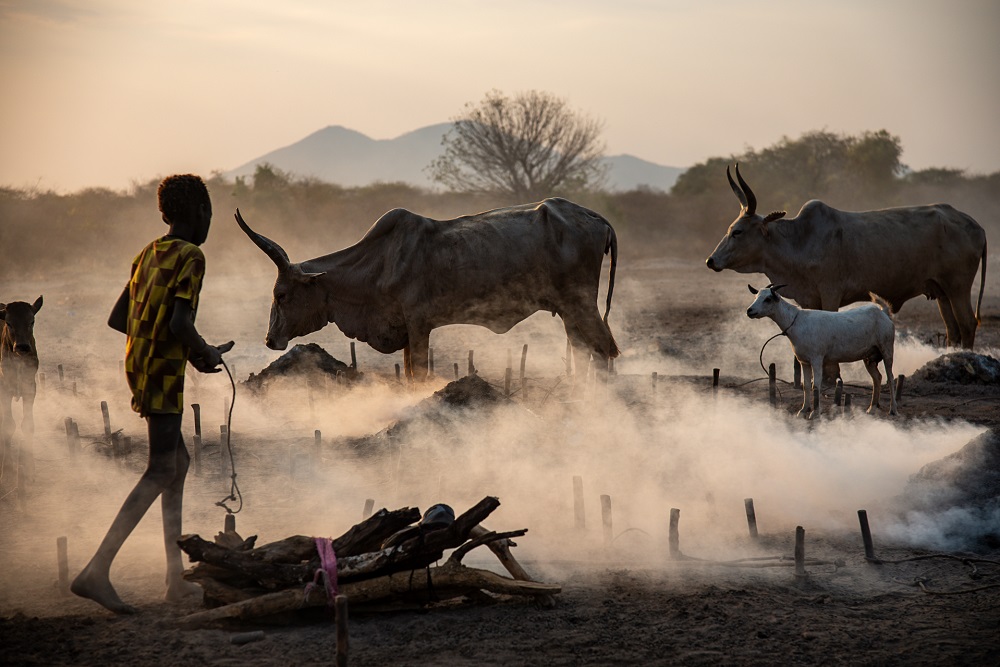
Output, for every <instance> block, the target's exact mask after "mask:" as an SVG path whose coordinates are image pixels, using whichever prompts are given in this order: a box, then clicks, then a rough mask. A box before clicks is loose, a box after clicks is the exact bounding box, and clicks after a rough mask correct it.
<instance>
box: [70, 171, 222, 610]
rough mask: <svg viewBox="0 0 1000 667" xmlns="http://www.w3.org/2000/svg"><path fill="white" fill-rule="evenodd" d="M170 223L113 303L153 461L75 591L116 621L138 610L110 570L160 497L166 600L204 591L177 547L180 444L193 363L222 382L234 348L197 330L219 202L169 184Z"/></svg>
mask: <svg viewBox="0 0 1000 667" xmlns="http://www.w3.org/2000/svg"><path fill="white" fill-rule="evenodd" d="M157 198H158V200H159V208H160V212H161V213H162V214H163V221H164V222H165V223H167V224H168V225H169V226H170V229H169V231H168V232H167V234H166V236H163V237H161V238H158V239H156V240H155V241H153V242H152V243H150V244H149V245H147V246H146V247H145V248H143V250H142V252H140V253H139V255H138V256H137V257H136V258H135V260H134V261H133V263H132V275H131V279H130V280H129V282H128V285H126V286H125V289H124V291H122V294H121V296H120V297H119V298H118V301H117V302H116V303H115V305H114V308H113V309H112V311H111V316H110V317H109V318H108V326H110V327H111V328H113V329H115V330H116V331H120V332H122V333H124V334H126V335H127V336H128V338H127V342H126V346H125V376H126V379H127V381H128V385H129V388H130V389H131V390H132V409H133V410H135V411H136V412H138V413H139V416H141V417H144V418H145V419H146V424H147V429H148V433H149V462H148V463H147V466H146V471H145V472H144V473H143V474H142V477H140V478H139V481H138V482H137V483H136V485H135V488H133V489H132V491H131V493H129V495H128V497H127V498H126V499H125V502H124V504H123V505H122V507H121V509H120V510H118V515H117V516H116V517H115V519H114V521H113V522H112V524H111V528H109V529H108V533H107V535H105V537H104V540H103V541H102V542H101V545H100V546H99V547H98V549H97V553H96V554H94V557H93V558H91V559H90V562H89V563H87V566H86V567H85V568H84V569H83V571H82V572H81V573H80V574H79V575H78V576H77V577H76V579H74V580H73V584H72V586H71V590H72V591H73V592H74V593H76V594H77V595H79V596H81V597H85V598H90V599H91V600H94V601H95V602H97V603H98V604H100V605H103V606H104V607H106V608H107V609H109V610H111V611H113V612H115V613H118V614H132V613H135V612H136V609H135V607H132V606H131V605H128V604H126V603H125V602H123V601H122V600H121V598H119V597H118V593H117V592H115V589H114V587H113V586H112V585H111V580H110V576H109V575H110V570H111V563H112V561H113V560H114V558H115V556H116V555H117V554H118V550H119V549H121V546H122V544H123V543H124V542H125V539H126V538H127V537H128V536H129V535H130V534H131V533H132V531H133V530H134V529H135V527H136V525H138V523H139V520H140V519H142V517H143V516H144V515H145V514H146V511H147V510H148V509H149V507H150V505H152V504H153V501H154V500H156V497H157V496H162V497H161V501H160V502H161V506H162V511H163V541H164V546H165V547H166V552H167V592H166V598H167V599H168V600H179V599H181V598H183V597H184V596H186V595H190V594H194V593H196V592H198V591H199V590H200V588H199V587H198V586H196V585H195V584H192V583H190V582H187V581H184V579H183V578H182V576H181V575H182V573H183V571H184V566H183V563H182V560H181V551H180V548H179V547H178V546H177V540H178V538H180V536H181V507H182V497H183V493H184V478H185V476H186V475H187V470H188V462H189V460H190V459H189V457H188V452H187V448H186V447H185V446H184V440H183V439H182V438H181V417H182V415H181V412H182V410H183V407H184V403H183V389H184V369H185V366H186V363H187V362H188V361H190V362H191V365H192V366H194V367H195V368H196V369H197V370H199V371H201V372H202V373H218V372H219V370H220V369H219V368H218V365H219V363H220V362H221V361H222V353H223V352H227V351H228V350H230V349H231V348H232V346H233V343H232V342H231V341H230V342H229V343H225V344H223V345H220V346H218V347H213V346H211V345H208V344H207V343H206V342H205V340H204V339H203V338H202V337H201V336H200V335H199V334H198V331H197V329H195V326H194V318H195V313H196V311H197V308H198V294H199V292H200V291H201V283H202V279H203V277H204V275H205V256H204V254H203V253H202V251H201V248H199V246H200V245H201V244H202V243H204V242H205V239H206V238H208V229H209V226H210V224H211V220H212V202H211V200H210V199H209V196H208V189H207V188H206V187H205V184H204V182H202V180H201V179H200V178H199V177H197V176H194V175H191V174H186V175H180V176H170V177H169V178H166V179H164V180H163V182H162V183H160V187H159V190H158V191H157Z"/></svg>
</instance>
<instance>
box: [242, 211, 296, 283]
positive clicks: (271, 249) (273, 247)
mask: <svg viewBox="0 0 1000 667" xmlns="http://www.w3.org/2000/svg"><path fill="white" fill-rule="evenodd" d="M236 224H238V225H239V226H240V229H242V230H243V231H244V232H245V233H246V235H247V236H249V237H250V240H251V241H253V242H254V243H255V244H256V245H257V247H258V248H260V249H261V250H263V251H264V253H265V254H266V255H267V256H268V257H270V258H271V261H272V262H274V263H275V265H276V266H277V267H278V270H279V271H284V270H285V269H287V268H288V266H289V264H291V262H289V261H288V253H286V252H285V251H284V249H282V247H281V246H280V245H278V244H277V243H275V242H274V241H272V240H271V239H269V238H267V237H266V236H261V235H260V234H258V233H257V232H255V231H254V230H252V229H250V226H249V225H248V224H247V223H246V222H244V220H243V216H242V215H240V209H236Z"/></svg>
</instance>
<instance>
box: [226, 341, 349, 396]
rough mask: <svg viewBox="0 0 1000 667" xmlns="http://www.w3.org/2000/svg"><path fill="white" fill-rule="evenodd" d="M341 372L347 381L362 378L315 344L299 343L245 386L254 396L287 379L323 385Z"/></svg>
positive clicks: (252, 375)
mask: <svg viewBox="0 0 1000 667" xmlns="http://www.w3.org/2000/svg"><path fill="white" fill-rule="evenodd" d="M338 373H344V374H346V375H347V377H348V379H353V378H354V377H355V376H357V375H359V373H357V371H356V370H355V369H353V368H351V367H350V366H348V365H347V364H345V363H344V362H343V361H340V360H339V359H336V358H334V357H333V355H331V354H330V353H329V352H327V351H326V350H324V349H323V348H322V347H320V346H319V345H317V344H316V343H308V344H306V345H301V344H299V345H296V346H295V347H293V348H292V349H291V350H289V351H288V352H286V353H284V354H283V355H281V356H280V357H278V358H277V359H275V360H274V361H272V362H271V363H270V364H269V365H268V366H267V368H265V369H264V370H262V371H261V372H260V373H258V374H256V375H255V374H253V373H251V374H250V377H248V378H247V380H246V382H244V383H243V385H244V386H245V387H247V388H248V389H250V390H251V391H253V392H255V393H260V392H263V391H266V390H267V388H268V387H269V386H270V385H271V384H273V383H274V382H275V381H278V380H286V379H288V380H293V381H295V382H301V383H305V384H312V385H314V386H323V384H324V383H325V381H326V379H327V378H330V379H332V380H336V379H337V374H338Z"/></svg>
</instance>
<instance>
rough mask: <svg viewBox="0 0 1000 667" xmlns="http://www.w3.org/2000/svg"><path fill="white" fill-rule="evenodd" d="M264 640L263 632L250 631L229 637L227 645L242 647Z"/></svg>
mask: <svg viewBox="0 0 1000 667" xmlns="http://www.w3.org/2000/svg"><path fill="white" fill-rule="evenodd" d="M262 639H264V631H263V630H251V631H250V632H237V633H236V634H234V635H232V636H231V637H229V643H230V644H233V645H235V646H242V645H243V644H249V643H251V642H259V641H261V640H262Z"/></svg>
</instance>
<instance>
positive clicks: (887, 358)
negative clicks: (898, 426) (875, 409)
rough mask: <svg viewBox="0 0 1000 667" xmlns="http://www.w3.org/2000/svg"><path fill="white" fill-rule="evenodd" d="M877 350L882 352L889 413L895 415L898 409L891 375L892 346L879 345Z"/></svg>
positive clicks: (894, 384)
mask: <svg viewBox="0 0 1000 667" xmlns="http://www.w3.org/2000/svg"><path fill="white" fill-rule="evenodd" d="M879 351H880V352H881V354H882V365H883V366H885V379H886V382H888V383H889V384H888V387H889V414H890V415H893V416H895V415H897V414H899V411H898V407H897V405H896V381H895V380H894V379H893V377H892V348H891V347H889V348H888V349H886V348H884V347H881V348H879ZM876 368H877V366H876Z"/></svg>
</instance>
